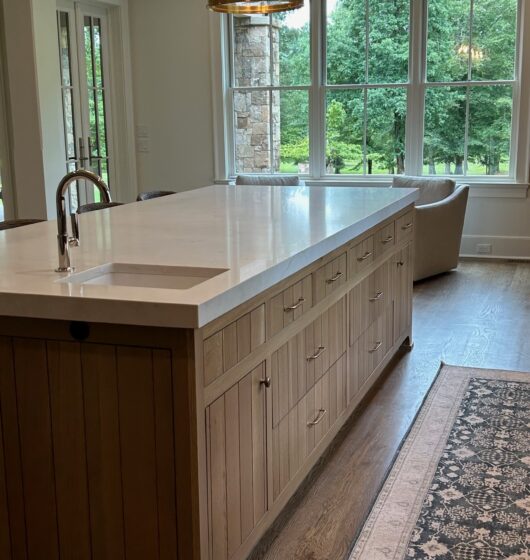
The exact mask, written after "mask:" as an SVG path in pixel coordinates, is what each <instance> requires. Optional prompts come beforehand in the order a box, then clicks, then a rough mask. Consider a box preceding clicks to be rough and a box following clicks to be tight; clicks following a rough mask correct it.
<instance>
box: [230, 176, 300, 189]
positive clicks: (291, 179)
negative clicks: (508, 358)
mask: <svg viewBox="0 0 530 560" xmlns="http://www.w3.org/2000/svg"><path fill="white" fill-rule="evenodd" d="M303 184H304V183H303V181H300V177H298V175H238V176H237V178H236V185H267V186H269V185H272V186H280V187H298V186H300V185H303Z"/></svg>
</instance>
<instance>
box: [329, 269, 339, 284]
mask: <svg viewBox="0 0 530 560" xmlns="http://www.w3.org/2000/svg"><path fill="white" fill-rule="evenodd" d="M342 276H343V273H342V272H340V271H339V272H337V274H335V276H333V278H328V279H327V280H326V284H333V283H334V282H336V281H337V280H339V279H340V278H341V277H342Z"/></svg>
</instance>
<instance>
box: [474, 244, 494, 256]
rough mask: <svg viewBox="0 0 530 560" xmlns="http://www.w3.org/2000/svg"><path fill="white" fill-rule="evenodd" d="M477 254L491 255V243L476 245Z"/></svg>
mask: <svg viewBox="0 0 530 560" xmlns="http://www.w3.org/2000/svg"><path fill="white" fill-rule="evenodd" d="M477 254H478V255H491V243H479V244H477Z"/></svg>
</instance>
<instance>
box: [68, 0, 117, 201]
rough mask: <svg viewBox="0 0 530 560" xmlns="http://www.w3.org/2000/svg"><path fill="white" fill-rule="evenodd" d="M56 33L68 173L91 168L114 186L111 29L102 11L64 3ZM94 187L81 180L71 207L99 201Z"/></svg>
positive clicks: (73, 193)
mask: <svg viewBox="0 0 530 560" xmlns="http://www.w3.org/2000/svg"><path fill="white" fill-rule="evenodd" d="M57 30H58V38H59V56H60V68H61V90H62V101H63V125H64V140H65V152H66V162H65V164H66V170H67V171H68V172H69V171H74V170H76V169H79V168H84V169H88V170H90V171H93V172H94V173H96V174H98V175H100V176H101V177H102V178H103V180H104V181H105V182H106V183H107V184H108V185H109V186H111V185H112V175H113V159H112V138H111V131H110V127H109V123H110V122H111V120H110V112H111V107H110V94H109V90H110V76H109V68H108V61H109V26H108V17H107V11H106V9H105V8H103V7H99V6H94V5H90V4H83V3H82V2H75V1H71V0H70V1H69V0H66V1H65V0H60V2H59V3H58V6H57ZM99 200H100V195H99V192H98V191H97V189H95V188H94V187H93V185H91V184H89V183H86V182H85V181H78V182H77V184H76V185H75V184H74V186H73V188H71V189H70V206H71V209H72V211H74V210H75V209H76V208H77V206H78V205H80V204H86V203H89V202H98V201H99Z"/></svg>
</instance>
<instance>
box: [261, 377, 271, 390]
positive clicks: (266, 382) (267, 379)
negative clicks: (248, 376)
mask: <svg viewBox="0 0 530 560" xmlns="http://www.w3.org/2000/svg"><path fill="white" fill-rule="evenodd" d="M259 383H260V385H264V386H265V387H266V388H267V389H268V388H269V387H270V386H271V378H270V377H265V379H262V380H261V381H260V382H259Z"/></svg>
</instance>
